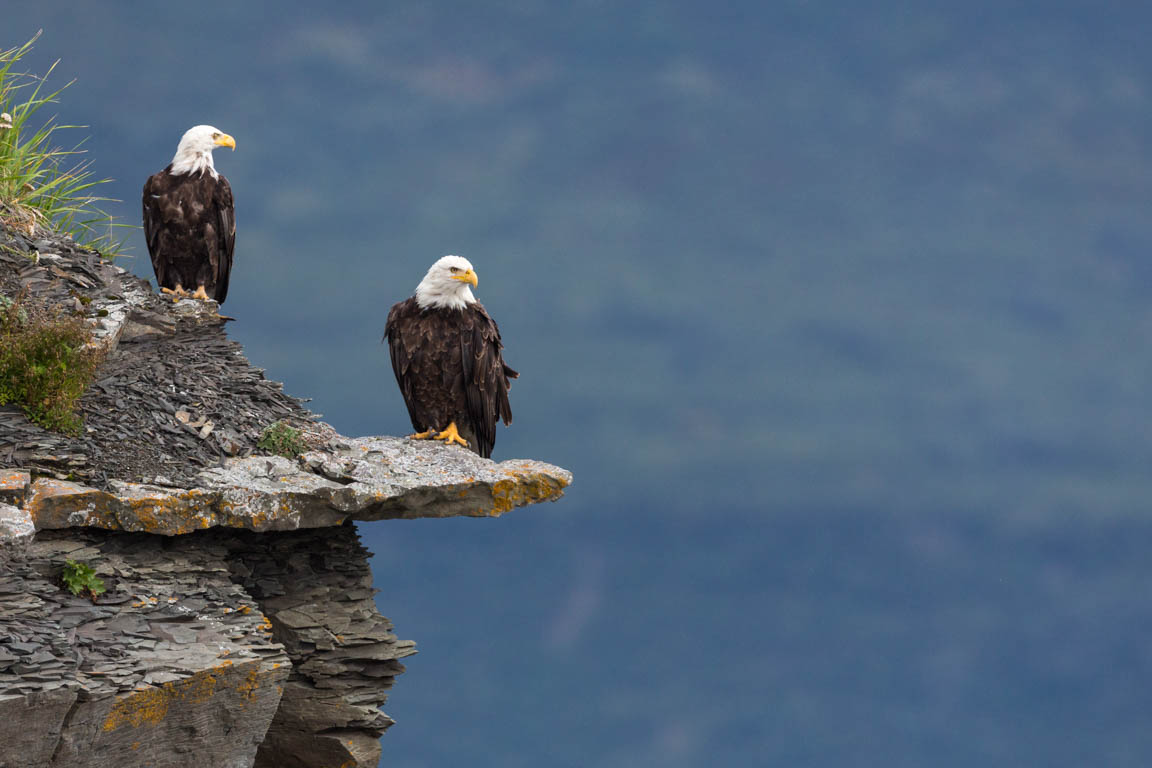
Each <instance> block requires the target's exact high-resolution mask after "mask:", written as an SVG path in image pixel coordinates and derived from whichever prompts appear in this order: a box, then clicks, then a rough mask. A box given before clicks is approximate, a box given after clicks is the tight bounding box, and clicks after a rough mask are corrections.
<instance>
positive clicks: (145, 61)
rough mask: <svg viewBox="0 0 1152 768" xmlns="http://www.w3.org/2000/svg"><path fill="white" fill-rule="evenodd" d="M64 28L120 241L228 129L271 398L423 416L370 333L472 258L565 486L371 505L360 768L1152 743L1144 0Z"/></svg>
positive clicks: (238, 294) (838, 757) (74, 90)
mask: <svg viewBox="0 0 1152 768" xmlns="http://www.w3.org/2000/svg"><path fill="white" fill-rule="evenodd" d="M41 28H43V29H44V36H43V37H42V39H41V40H40V42H39V43H38V45H37V48H36V51H35V55H34V56H33V58H32V59H31V60H30V67H31V68H33V69H40V70H43V69H44V68H45V67H46V66H47V65H48V64H49V63H50V62H51V61H52V60H54V59H56V58H60V59H61V63H60V65H59V67H58V69H57V73H58V74H57V76H56V78H55V79H56V81H57V82H59V83H61V84H62V83H63V82H65V81H67V80H68V79H70V78H73V77H75V78H76V83H75V85H73V86H72V87H71V88H70V89H69V90H68V91H67V92H66V93H65V96H64V101H63V103H62V104H61V105H60V107H59V114H60V117H61V119H62V120H63V121H65V122H72V123H81V124H84V125H87V126H90V127H89V128H88V129H87V131H86V132H87V133H88V134H90V136H91V139H90V141H89V143H88V145H87V146H88V148H89V149H90V150H91V152H90V157H91V159H92V161H93V163H94V169H95V170H96V171H97V172H98V173H99V174H102V175H106V176H111V177H113V178H115V180H116V181H115V183H114V184H112V185H111V187H110V188H109V191H110V193H111V194H112V195H113V196H114V197H118V198H121V199H123V200H124V203H123V204H118V205H114V206H112V211H113V212H114V213H117V214H119V215H121V216H123V217H124V220H125V221H127V222H130V223H137V222H138V217H139V202H138V201H139V190H140V187H141V185H142V183H143V181H144V179H145V178H146V177H147V176H148V175H149V174H151V173H153V172H155V171H157V170H159V169H160V168H161V167H163V166H164V165H165V164H166V163H167V162H168V160H169V159H170V157H171V155H172V153H173V151H174V149H175V145H176V142H177V140H178V138H179V136H180V134H181V133H182V132H183V131H184V130H185V129H186V128H188V127H189V126H191V125H193V124H196V123H201V122H208V123H212V124H215V125H216V126H218V127H220V128H222V129H224V130H226V131H228V132H229V133H231V134H233V135H234V136H235V137H236V139H237V145H238V148H237V151H236V152H235V153H227V152H217V166H218V167H219V168H220V169H221V170H222V171H223V173H225V174H226V175H227V176H228V178H229V179H230V180H231V183H232V186H233V189H234V191H235V195H236V200H237V218H238V222H239V224H238V226H239V234H238V237H237V250H236V267H235V269H234V271H233V276H232V288H231V290H230V292H229V295H228V304H227V306H226V308H225V309H226V312H227V313H228V314H230V315H233V316H235V317H237V318H238V320H237V322H236V323H234V324H232V325H231V326H230V328H231V332H232V333H233V335H234V336H235V338H237V339H239V340H240V341H242V342H243V343H244V344H245V346H246V349H247V352H248V355H249V357H250V358H251V359H252V360H253V361H255V362H256V364H258V365H262V366H266V367H267V370H268V375H269V376H270V377H272V378H275V379H280V380H283V381H284V382H285V383H286V388H287V390H288V391H289V392H291V393H293V394H296V395H300V396H311V397H313V398H314V401H313V403H312V405H313V406H314V408H315V410H317V411H319V412H322V413H324V414H325V417H326V419H327V420H329V421H330V422H331V423H332V424H333V425H334V426H336V427H337V428H338V429H340V430H341V431H343V432H345V433H348V434H370V433H390V434H402V433H405V432H406V431H408V430H409V424H408V423H407V419H406V415H405V411H404V407H403V404H402V402H401V399H400V397H399V394H398V392H397V390H396V387H395V384H394V382H393V380H392V373H391V370H390V368H389V364H388V362H387V357H386V354H385V351H384V350H383V349H382V348H381V347H380V345H379V341H380V336H381V332H382V330H383V326H384V320H385V317H386V314H387V311H388V307H389V306H390V305H391V304H392V303H394V302H396V301H398V300H400V299H402V298H404V297H406V296H408V295H409V294H410V293H411V291H412V289H413V288H414V287H415V285H416V283H417V281H418V280H419V278H420V277H421V276H422V274H423V272H424V271H425V269H426V268H427V267H428V265H429V264H430V263H431V262H432V261H433V260H434V259H435V258H437V257H438V256H440V255H442V254H444V253H459V254H462V255H465V256H467V257H468V258H469V259H471V260H472V262H473V263H474V264H475V265H476V267H477V270H478V272H479V275H480V288H479V292H478V295H479V297H480V299H481V300H482V301H483V302H484V303H485V305H486V306H487V307H488V308H489V310H490V311H491V312H492V314H493V315H494V316H495V317H496V318H497V320H498V321H499V322H500V325H501V329H502V331H503V335H504V339H505V341H506V344H507V356H508V360H509V362H510V364H511V365H513V366H514V367H516V368H518V369H520V370H521V371H522V372H523V376H522V378H521V379H520V380H519V381H517V382H516V383H515V385H514V387H513V391H512V402H513V408H514V411H515V414H516V422H515V424H514V425H513V427H512V428H511V429H508V430H501V431H500V433H499V435H498V438H497V444H496V455H495V457H496V458H498V459H504V458H512V457H533V458H539V459H543V460H546V461H551V462H554V463H556V464H560V465H563V466H565V467H568V468H570V469H572V470H573V471H574V472H575V474H576V483H575V485H574V486H573V487H572V489H571V491H570V493H569V495H568V496H567V497H566V498H565V499H563V500H562V501H561V502H560V503H558V504H555V505H547V506H544V507H535V508H530V509H526V510H518V511H516V512H514V513H512V514H509V515H508V516H506V517H504V518H502V519H499V520H457V521H427V522H408V523H402V522H401V523H378V524H372V525H364V526H362V527H361V531H362V533H363V536H364V539H365V542H366V543H367V544H368V546H370V547H371V549H372V550H373V551H374V552H375V553H376V556H375V558H374V561H373V567H374V570H375V575H376V580H377V586H378V587H379V588H380V590H381V593H380V596H379V603H380V606H381V608H382V610H383V611H384V613H386V614H387V615H388V616H389V617H391V618H392V619H393V620H394V621H395V623H396V627H397V632H398V634H399V635H401V636H402V637H405V638H412V639H415V640H416V641H417V642H418V643H419V647H420V651H421V653H420V655H418V656H416V657H414V658H413V659H411V660H410V662H409V664H408V673H407V674H406V675H404V676H402V677H401V678H399V680H398V683H397V686H396V688H395V690H394V692H393V696H392V699H391V701H390V702H389V705H388V706H387V707H386V711H388V712H389V713H390V714H391V715H393V716H394V717H395V718H396V719H397V721H398V724H397V725H396V726H395V727H394V728H393V729H392V730H391V731H389V732H388V733H387V734H386V735H385V737H384V754H385V759H384V762H383V763H382V765H388V766H402V767H404V768H432V767H443V766H450V767H454V766H462V765H472V766H525V767H529V766H531V767H533V768H534V767H536V766H563V767H568V766H571V767H573V768H575V767H580V766H608V767H613V768H615V767H619V768H623V767H629V768H631V767H633V766H640V767H646V766H653V767H659V768H678V767H680V766H761V765H772V766H775V765H780V766H813V767H819V768H825V767H827V768H832V767H833V766H835V767H837V768H839V767H840V766H883V767H884V768H899V767H900V766H909V767H917V768H919V767H920V766H927V765H931V766H944V767H946V768H948V767H952V766H956V767H959V766H974V765H979V766H1070V767H1071V766H1076V768H1080V767H1081V766H1085V765H1091V766H1132V767H1133V768H1137V767H1139V768H1146V766H1148V765H1152V727H1149V723H1148V717H1149V713H1150V712H1152V642H1150V634H1152V515H1150V506H1152V440H1150V438H1152V434H1150V428H1152V402H1150V400H1152V398H1150V394H1149V391H1150V388H1152V387H1150V385H1152V351H1150V350H1149V344H1148V340H1149V337H1150V335H1152V304H1150V301H1149V300H1150V298H1152V262H1150V261H1149V252H1150V251H1149V249H1150V246H1152V215H1150V209H1149V204H1150V193H1152V182H1150V179H1152V46H1150V45H1149V44H1148V30H1149V29H1150V28H1152V6H1150V5H1148V4H1147V3H1138V2H1133V1H1131V0H1128V1H1126V2H1109V1H1108V0H1094V1H1093V2H1087V1H1085V2H1066V1H1061V0H1044V1H1043V2H1039V1H1036V2H1003V0H968V1H967V2H963V3H960V2H947V3H944V2H907V1H902V0H878V1H877V2H870V3H856V2H835V3H834V2H823V1H821V0H807V1H803V0H760V1H759V2H725V3H705V2H677V1H674V0H668V1H665V2H656V1H654V0H649V1H641V2H623V1H622V2H606V1H604V0H585V1H584V2H571V3H558V2H545V1H544V0H491V1H490V2H486V3H464V2H459V3H449V2H438V1H437V0H422V1H417V0H411V1H407V2H345V3H309V4H303V3H297V4H291V3H281V2H244V3H236V2H232V3H217V2H211V1H201V2H196V3H167V2H165V3H156V2H118V3H83V4H81V3H65V2H56V1H50V0H37V2H35V3H32V2H28V3H15V2H9V3H5V7H4V9H3V14H2V16H0V31H2V32H3V38H4V40H3V43H4V44H6V45H14V44H17V43H20V42H22V41H24V40H25V39H27V38H29V37H30V36H31V35H32V34H34V33H35V32H36V30H37V29H41ZM84 133H85V132H83V131H81V132H77V134H76V135H77V138H79V137H81V136H82V135H83V134H84ZM130 242H131V244H132V245H133V246H134V253H135V256H136V259H135V262H134V263H132V265H131V266H132V268H133V269H134V270H135V271H137V272H138V273H139V274H142V275H148V276H151V267H150V264H149V262H148V260H147V253H146V251H145V249H144V245H143V241H142V238H141V236H140V234H139V232H133V233H131V236H130Z"/></svg>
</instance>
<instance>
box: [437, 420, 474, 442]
mask: <svg viewBox="0 0 1152 768" xmlns="http://www.w3.org/2000/svg"><path fill="white" fill-rule="evenodd" d="M435 439H436V440H443V441H444V444H445V445H449V444H451V443H456V444H457V445H462V446H464V447H465V448H467V447H468V441H467V440H465V439H464V438H462V437H460V433H459V432H457V431H456V422H452V423H451V424H449V425H448V428H447V429H445V430H444V431H442V432H440V433H439V434H437V435H436V438H435Z"/></svg>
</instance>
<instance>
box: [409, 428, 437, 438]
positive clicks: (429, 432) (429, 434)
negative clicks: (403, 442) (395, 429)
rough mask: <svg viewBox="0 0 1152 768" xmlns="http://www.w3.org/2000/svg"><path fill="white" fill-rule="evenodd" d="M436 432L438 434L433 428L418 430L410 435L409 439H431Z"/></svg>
mask: <svg viewBox="0 0 1152 768" xmlns="http://www.w3.org/2000/svg"><path fill="white" fill-rule="evenodd" d="M435 434H436V433H435V432H433V431H432V430H430V429H429V430H427V431H425V432H417V433H416V434H414V435H408V439H409V440H431V439H432V436H433V435H435Z"/></svg>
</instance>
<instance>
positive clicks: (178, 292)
mask: <svg viewBox="0 0 1152 768" xmlns="http://www.w3.org/2000/svg"><path fill="white" fill-rule="evenodd" d="M160 292H161V293H167V294H168V295H170V296H171V297H172V303H173V304H175V303H176V302H178V301H180V299H182V298H184V297H185V296H187V295H188V291H186V290H184V286H182V285H180V283H176V287H175V288H164V287H161V288H160Z"/></svg>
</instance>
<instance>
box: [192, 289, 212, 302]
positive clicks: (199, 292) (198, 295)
mask: <svg viewBox="0 0 1152 768" xmlns="http://www.w3.org/2000/svg"><path fill="white" fill-rule="evenodd" d="M192 298H194V299H200V300H201V301H208V300H209V299H211V298H212V297H211V296H209V295H208V293H207V292H206V291H205V290H204V286H202V285H201V286H199V287H198V288H197V289H196V292H195V293H194V294H192Z"/></svg>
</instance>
